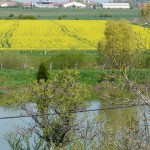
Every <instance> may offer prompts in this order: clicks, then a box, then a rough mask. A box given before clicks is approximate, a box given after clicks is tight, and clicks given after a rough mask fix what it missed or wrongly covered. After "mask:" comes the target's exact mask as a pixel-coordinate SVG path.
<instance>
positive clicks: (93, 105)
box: [0, 100, 149, 150]
mask: <svg viewBox="0 0 150 150" xmlns="http://www.w3.org/2000/svg"><path fill="white" fill-rule="evenodd" d="M88 103H89V107H88V109H103V108H107V107H110V106H106V105H105V104H103V103H102V102H100V101H99V100H93V101H90V102H88ZM142 107H143V106H142ZM141 110H142V109H141V108H139V107H131V108H120V109H108V110H105V111H104V110H98V111H95V112H89V113H88V119H92V118H94V116H95V115H98V116H103V118H104V120H105V121H107V122H108V123H109V121H110V122H111V121H113V123H114V124H115V123H116V124H117V123H121V125H122V126H125V127H128V126H129V124H128V122H129V120H131V119H133V118H134V120H136V121H138V122H139V123H138V125H139V126H142V125H143V120H142V119H141V117H140V111H141ZM146 113H147V114H146V115H149V112H146ZM19 115H23V112H22V111H21V110H19V109H16V108H13V107H12V108H6V107H0V117H9V116H19ZM28 123H31V118H15V119H1V120H0V149H1V150H10V147H9V144H8V143H7V141H6V140H5V138H4V137H5V135H6V134H7V133H9V132H15V131H16V130H17V129H18V128H20V127H27V124H28Z"/></svg>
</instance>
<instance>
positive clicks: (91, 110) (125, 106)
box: [0, 103, 147, 120]
mask: <svg viewBox="0 0 150 150" xmlns="http://www.w3.org/2000/svg"><path fill="white" fill-rule="evenodd" d="M145 105H147V104H146V103H144V104H132V105H124V106H116V107H107V108H98V109H88V110H79V111H76V112H64V113H50V114H43V115H39V114H31V115H20V116H8V117H0V120H2V119H17V118H30V117H42V116H52V115H57V114H59V115H61V114H62V115H63V114H69V113H70V114H76V113H83V112H94V111H104V110H112V109H122V108H131V107H137V106H145Z"/></svg>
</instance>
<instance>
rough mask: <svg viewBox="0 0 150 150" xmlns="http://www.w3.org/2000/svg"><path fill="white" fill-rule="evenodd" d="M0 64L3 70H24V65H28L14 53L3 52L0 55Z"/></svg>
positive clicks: (23, 58)
mask: <svg viewBox="0 0 150 150" xmlns="http://www.w3.org/2000/svg"><path fill="white" fill-rule="evenodd" d="M0 64H2V66H3V68H9V69H15V68H24V67H25V64H26V65H27V64H28V60H27V59H26V57H24V56H21V55H19V54H17V53H15V52H5V53H3V55H0Z"/></svg>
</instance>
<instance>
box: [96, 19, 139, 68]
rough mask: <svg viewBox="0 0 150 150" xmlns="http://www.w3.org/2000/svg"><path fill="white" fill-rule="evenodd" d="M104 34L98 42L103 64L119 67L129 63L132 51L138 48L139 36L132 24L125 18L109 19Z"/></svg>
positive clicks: (131, 58)
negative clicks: (118, 19)
mask: <svg viewBox="0 0 150 150" xmlns="http://www.w3.org/2000/svg"><path fill="white" fill-rule="evenodd" d="M104 35H105V37H104V39H102V40H100V41H99V43H98V51H99V53H100V56H101V59H102V63H103V65H105V66H107V67H110V68H112V67H114V68H119V69H120V68H125V67H127V66H129V65H131V61H132V60H133V53H134V52H135V51H136V50H138V49H139V48H140V41H139V37H138V35H137V34H136V33H135V31H134V30H133V28H132V26H131V25H130V24H129V23H128V22H127V21H125V20H120V21H114V20H109V21H108V22H107V23H106V29H105V32H104Z"/></svg>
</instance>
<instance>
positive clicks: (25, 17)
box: [18, 14, 36, 20]
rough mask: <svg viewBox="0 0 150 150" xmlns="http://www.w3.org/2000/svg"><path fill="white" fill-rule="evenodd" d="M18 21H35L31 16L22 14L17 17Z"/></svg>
mask: <svg viewBox="0 0 150 150" xmlns="http://www.w3.org/2000/svg"><path fill="white" fill-rule="evenodd" d="M18 19H29V20H35V19H36V17H34V16H32V15H23V14H20V15H19V16H18Z"/></svg>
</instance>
